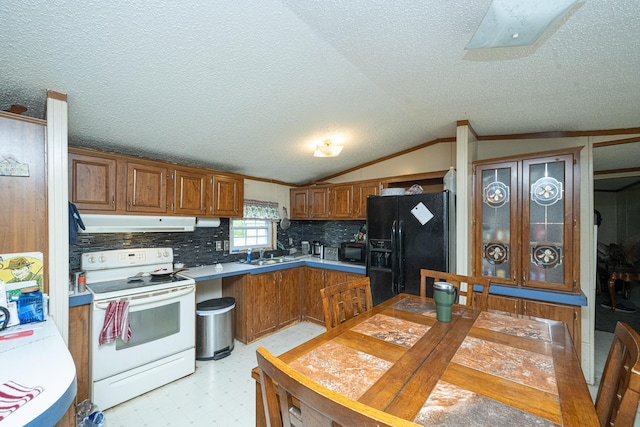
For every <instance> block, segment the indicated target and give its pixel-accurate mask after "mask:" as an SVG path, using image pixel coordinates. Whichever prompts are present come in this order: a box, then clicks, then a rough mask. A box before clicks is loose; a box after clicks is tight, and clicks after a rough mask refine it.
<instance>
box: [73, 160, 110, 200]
mask: <svg viewBox="0 0 640 427" xmlns="http://www.w3.org/2000/svg"><path fill="white" fill-rule="evenodd" d="M116 175H117V161H116V159H114V158H110V157H103V156H99V155H84V154H76V153H73V152H71V151H70V152H69V201H70V202H71V203H73V204H75V205H76V207H77V208H78V209H83V210H88V211H100V212H114V211H115V210H116Z"/></svg>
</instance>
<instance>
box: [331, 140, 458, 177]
mask: <svg viewBox="0 0 640 427" xmlns="http://www.w3.org/2000/svg"><path fill="white" fill-rule="evenodd" d="M453 145H454V144H453V143H450V142H441V143H439V144H434V145H430V146H428V147H426V148H422V149H420V150H416V151H412V152H410V153H407V154H403V155H402V156H398V157H394V158H392V159H389V160H385V161H382V162H380V163H376V164H373V165H370V166H366V167H364V168H361V169H358V170H355V171H353V172H349V173H346V174H344V175H340V176H338V177H335V178H332V179H330V180H329V181H330V182H331V183H335V184H337V183H341V182H351V181H365V180H368V179H377V178H386V177H392V176H399V175H411V174H416V173H425V172H434V171H441V170H447V169H449V166H455V151H453V150H452V146H453Z"/></svg>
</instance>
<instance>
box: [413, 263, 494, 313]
mask: <svg viewBox="0 0 640 427" xmlns="http://www.w3.org/2000/svg"><path fill="white" fill-rule="evenodd" d="M434 282H447V283H451V284H452V285H453V286H455V287H456V288H458V292H459V295H460V298H462V297H464V299H465V301H464V304H466V305H468V306H469V307H477V308H479V309H480V310H485V311H486V310H487V308H488V306H489V287H490V282H489V278H488V277H484V276H464V275H461V274H453V273H445V272H442V271H436V270H427V269H424V268H423V269H421V270H420V296H423V297H426V296H427V284H431V285H433V283H434ZM463 283H466V285H467V288H466V290H463V289H462V288H463V286H462V284H463ZM476 286H482V291H481V292H476V291H475V289H474V287H476Z"/></svg>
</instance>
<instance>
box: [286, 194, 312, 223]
mask: <svg viewBox="0 0 640 427" xmlns="http://www.w3.org/2000/svg"><path fill="white" fill-rule="evenodd" d="M289 200H290V204H291V219H308V218H309V207H310V205H309V190H308V189H307V188H293V189H291V190H289Z"/></svg>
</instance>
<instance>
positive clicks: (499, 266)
mask: <svg viewBox="0 0 640 427" xmlns="http://www.w3.org/2000/svg"><path fill="white" fill-rule="evenodd" d="M474 199H475V212H476V217H477V219H476V227H475V231H476V234H475V238H476V242H479V244H475V245H474V247H475V248H476V249H477V250H479V252H476V257H475V262H476V265H475V269H476V274H477V271H478V270H479V271H481V272H482V275H483V276H491V277H493V278H496V279H498V280H496V281H497V282H501V283H505V284H512V285H515V284H517V283H518V282H517V278H518V269H519V267H518V262H519V258H518V233H519V230H518V219H517V218H518V212H519V205H518V163H517V162H501V163H493V164H492V163H490V164H483V165H482V166H478V167H477V168H476V194H475V197H474Z"/></svg>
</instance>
